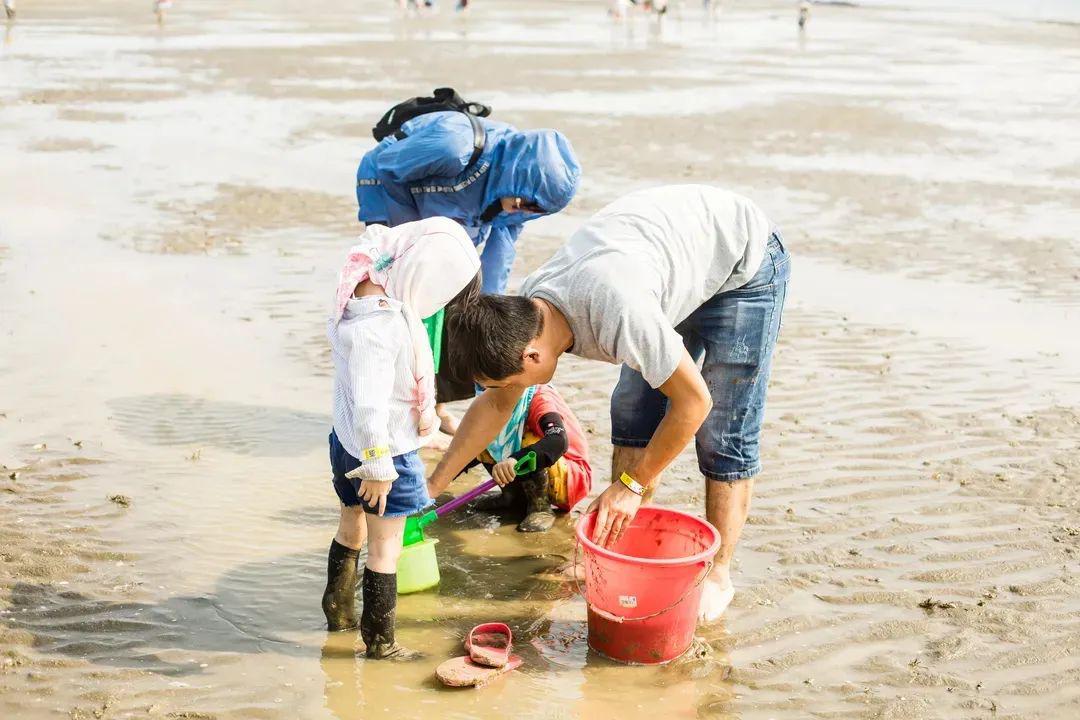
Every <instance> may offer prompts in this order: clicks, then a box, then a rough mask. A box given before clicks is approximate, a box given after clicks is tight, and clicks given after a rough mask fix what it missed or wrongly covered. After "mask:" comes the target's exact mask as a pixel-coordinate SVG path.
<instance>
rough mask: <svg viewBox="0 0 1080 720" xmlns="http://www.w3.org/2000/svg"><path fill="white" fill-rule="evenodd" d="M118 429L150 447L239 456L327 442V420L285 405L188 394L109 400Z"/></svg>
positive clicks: (294, 451) (285, 453)
mask: <svg viewBox="0 0 1080 720" xmlns="http://www.w3.org/2000/svg"><path fill="white" fill-rule="evenodd" d="M109 408H110V409H111V410H112V420H113V422H114V423H115V424H116V426H117V428H118V429H119V431H120V432H121V433H123V434H125V435H128V436H131V437H134V438H135V439H137V440H139V441H140V442H144V443H147V444H149V445H165V446H175V445H182V446H205V447H214V448H220V449H222V450H228V451H229V452H234V453H238V454H241V455H255V456H268V457H293V456H298V455H303V454H306V453H308V452H311V451H312V450H313V449H314V448H316V447H317V446H319V445H325V444H326V436H327V435H328V434H329V433H330V418H329V417H328V416H326V415H320V414H316V413H308V412H302V411H300V410H292V409H290V408H284V407H272V406H267V405H247V404H244V403H233V402H222V401H219V400H209V399H207V398H201V397H195V396H192V395H179V394H176V395H138V396H133V397H125V398H118V399H116V400H111V401H110V402H109Z"/></svg>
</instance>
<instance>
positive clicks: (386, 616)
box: [360, 568, 422, 660]
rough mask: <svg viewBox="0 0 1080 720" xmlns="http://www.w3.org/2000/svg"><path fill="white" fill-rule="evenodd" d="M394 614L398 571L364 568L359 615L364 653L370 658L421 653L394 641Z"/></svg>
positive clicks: (403, 657) (399, 657) (413, 656)
mask: <svg viewBox="0 0 1080 720" xmlns="http://www.w3.org/2000/svg"><path fill="white" fill-rule="evenodd" d="M396 616H397V574H396V573H379V572H375V571H374V570H371V569H369V568H364V612H363V614H362V615H361V616H360V637H362V638H363V639H364V644H365V645H366V646H367V651H366V652H365V654H366V655H367V657H369V658H371V659H373V660H385V659H392V660H416V659H417V658H420V657H422V656H421V654H420V653H418V652H414V651H412V650H409V649H407V648H404V647H402V646H401V645H398V644H397V643H396V642H395V641H394V622H395V620H396Z"/></svg>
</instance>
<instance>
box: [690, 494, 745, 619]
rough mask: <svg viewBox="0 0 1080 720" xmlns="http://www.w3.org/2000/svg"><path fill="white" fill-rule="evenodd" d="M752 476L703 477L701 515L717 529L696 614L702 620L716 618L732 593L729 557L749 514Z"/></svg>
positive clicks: (733, 550)
mask: <svg viewBox="0 0 1080 720" xmlns="http://www.w3.org/2000/svg"><path fill="white" fill-rule="evenodd" d="M753 491H754V479H753V478H749V479H747V480H736V481H735V482H721V481H717V480H708V479H707V480H705V517H706V518H707V519H708V521H709V522H710V523H711V524H712V526H713V527H715V528H716V529H717V530H718V531H719V532H720V550H719V552H717V553H716V557H715V558H713V563H714V564H713V568H712V570H711V571H710V572H709V576H708V577H707V578H705V583H704V588H703V590H702V593H701V608H700V610H699V613H698V614H699V616H700V617H701V619H702V620H704V621H705V622H711V621H713V620H716V619H718V618H719V617H720V616H721V615H723V614H724V611H725V610H727V607H728V605H729V604H731V600H732V598H733V597H734V596H735V587H734V586H733V585H732V583H731V559H732V558H733V557H734V556H735V546H736V545H737V544H738V542H739V536H740V535H742V529H743V526H744V525H746V517H747V516H748V515H749V514H750V498H751V496H752V495H753Z"/></svg>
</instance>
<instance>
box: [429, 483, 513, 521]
mask: <svg viewBox="0 0 1080 720" xmlns="http://www.w3.org/2000/svg"><path fill="white" fill-rule="evenodd" d="M496 485H498V483H497V482H495V478H492V479H491V480H488V481H487V482H482V483H480V484H479V485H477V486H476V487H474V488H473V489H472V490H470V491H469V492H467V493H463V494H461V495H458V496H457V497H456V498H454V499H453V500H451V501H450V502H448V503H446V504H445V505H440V506H439V507H437V508H436V509H435V514H436V515H438V516H439V517H442V516H443V515H446V514H447V513H452V512H454V511H455V510H457V509H458V508H459V507H461V506H462V505H464V504H466V503H468V502H471V501H472V500H475V499H476V498H478V497H480V496H481V495H483V494H484V493H486V492H487V491H488V490H490V489H491V488H493V487H495V486H496Z"/></svg>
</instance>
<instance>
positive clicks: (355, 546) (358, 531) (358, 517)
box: [334, 505, 367, 550]
mask: <svg viewBox="0 0 1080 720" xmlns="http://www.w3.org/2000/svg"><path fill="white" fill-rule="evenodd" d="M365 515H366V513H365V512H364V508H363V507H361V506H360V505H355V506H353V507H349V506H346V505H342V506H341V518H340V519H339V520H338V529H337V535H336V536H335V537H334V539H335V540H337V541H338V542H339V543H341V544H342V545H344V546H345V547H347V548H349V549H351V550H359V549H360V548H362V547H364V541H365V540H366V539H367V521H366V519H365V517H364V516H365Z"/></svg>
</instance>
